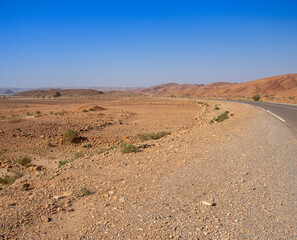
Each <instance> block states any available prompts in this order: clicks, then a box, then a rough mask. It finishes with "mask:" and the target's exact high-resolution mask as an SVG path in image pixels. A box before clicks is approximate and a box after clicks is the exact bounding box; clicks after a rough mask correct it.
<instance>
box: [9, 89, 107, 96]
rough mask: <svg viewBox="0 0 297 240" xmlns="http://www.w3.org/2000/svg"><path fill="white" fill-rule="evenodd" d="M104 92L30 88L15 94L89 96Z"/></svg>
mask: <svg viewBox="0 0 297 240" xmlns="http://www.w3.org/2000/svg"><path fill="white" fill-rule="evenodd" d="M102 94H104V93H103V92H102V91H97V90H94V89H47V90H43V89H39V90H30V91H25V92H20V93H17V94H15V96H19V97H81V96H85V97H89V96H99V95H102Z"/></svg>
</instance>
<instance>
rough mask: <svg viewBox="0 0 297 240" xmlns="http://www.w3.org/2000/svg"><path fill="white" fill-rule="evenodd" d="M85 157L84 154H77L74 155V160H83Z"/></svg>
mask: <svg viewBox="0 0 297 240" xmlns="http://www.w3.org/2000/svg"><path fill="white" fill-rule="evenodd" d="M83 156H84V154H83V153H82V152H76V153H74V158H75V159H78V158H81V157H83Z"/></svg>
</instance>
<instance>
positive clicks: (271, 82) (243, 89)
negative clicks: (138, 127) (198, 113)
mask: <svg viewBox="0 0 297 240" xmlns="http://www.w3.org/2000/svg"><path fill="white" fill-rule="evenodd" d="M132 92H134V93H139V94H147V95H152V94H155V95H162V96H170V95H175V96H191V97H198V96H203V97H229V96H230V97H243V96H244V97H250V96H253V95H254V94H260V95H275V96H280V97H296V98H297V74H296V73H292V74H285V75H281V76H274V77H268V78H263V79H258V80H255V81H250V82H245V83H228V82H215V83H211V84H208V85H195V84H177V83H168V84H162V85H157V86H153V87H149V88H143V89H139V90H134V91H132Z"/></svg>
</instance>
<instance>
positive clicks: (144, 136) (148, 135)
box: [137, 132, 171, 142]
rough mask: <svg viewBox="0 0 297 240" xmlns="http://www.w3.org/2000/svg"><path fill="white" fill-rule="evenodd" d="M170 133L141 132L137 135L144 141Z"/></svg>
mask: <svg viewBox="0 0 297 240" xmlns="http://www.w3.org/2000/svg"><path fill="white" fill-rule="evenodd" d="M170 134H171V133H170V132H157V133H141V134H137V137H138V138H139V139H140V140H141V141H143V142H144V141H148V140H157V139H160V138H162V137H164V136H166V135H170Z"/></svg>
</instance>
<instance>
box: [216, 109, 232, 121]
mask: <svg viewBox="0 0 297 240" xmlns="http://www.w3.org/2000/svg"><path fill="white" fill-rule="evenodd" d="M228 113H229V112H228V111H226V112H224V113H222V114H221V115H219V116H217V118H216V119H215V120H216V121H217V122H223V121H225V120H226V119H228V118H229V116H228Z"/></svg>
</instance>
